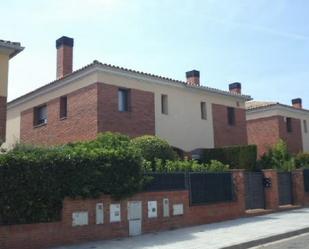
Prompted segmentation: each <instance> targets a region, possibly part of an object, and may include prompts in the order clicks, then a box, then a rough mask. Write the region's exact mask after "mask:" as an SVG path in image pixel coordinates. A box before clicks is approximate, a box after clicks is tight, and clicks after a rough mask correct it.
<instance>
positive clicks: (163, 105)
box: [161, 94, 168, 114]
mask: <svg viewBox="0 0 309 249" xmlns="http://www.w3.org/2000/svg"><path fill="white" fill-rule="evenodd" d="M161 112H162V114H168V100H167V95H165V94H162V95H161Z"/></svg>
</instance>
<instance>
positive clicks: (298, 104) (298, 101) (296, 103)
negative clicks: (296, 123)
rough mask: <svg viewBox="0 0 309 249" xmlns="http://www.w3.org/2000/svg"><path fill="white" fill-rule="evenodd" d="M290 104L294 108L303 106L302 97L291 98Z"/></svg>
mask: <svg viewBox="0 0 309 249" xmlns="http://www.w3.org/2000/svg"><path fill="white" fill-rule="evenodd" d="M292 105H293V107H294V108H297V109H302V108H303V105H302V99H301V98H297V99H292Z"/></svg>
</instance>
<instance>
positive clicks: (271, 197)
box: [263, 169, 279, 210]
mask: <svg viewBox="0 0 309 249" xmlns="http://www.w3.org/2000/svg"><path fill="white" fill-rule="evenodd" d="M263 174H264V177H265V178H270V179H271V187H270V188H265V209H273V210H276V209H278V207H279V191H278V175H277V171H276V170H274V169H266V170H263Z"/></svg>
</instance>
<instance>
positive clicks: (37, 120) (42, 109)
mask: <svg viewBox="0 0 309 249" xmlns="http://www.w3.org/2000/svg"><path fill="white" fill-rule="evenodd" d="M33 116H34V122H33V123H34V125H35V126H36V125H41V124H46V123H47V106H46V105H41V106H38V107H35V108H34V115H33Z"/></svg>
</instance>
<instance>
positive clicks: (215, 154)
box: [193, 145, 257, 170]
mask: <svg viewBox="0 0 309 249" xmlns="http://www.w3.org/2000/svg"><path fill="white" fill-rule="evenodd" d="M193 154H194V153H193ZM198 154H199V155H200V159H199V161H200V162H202V163H209V162H210V161H211V160H216V161H219V162H222V163H223V164H228V165H229V166H230V168H231V169H246V170H255V169H256V159H257V147H256V145H246V146H232V147H223V148H214V149H200V150H198Z"/></svg>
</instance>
